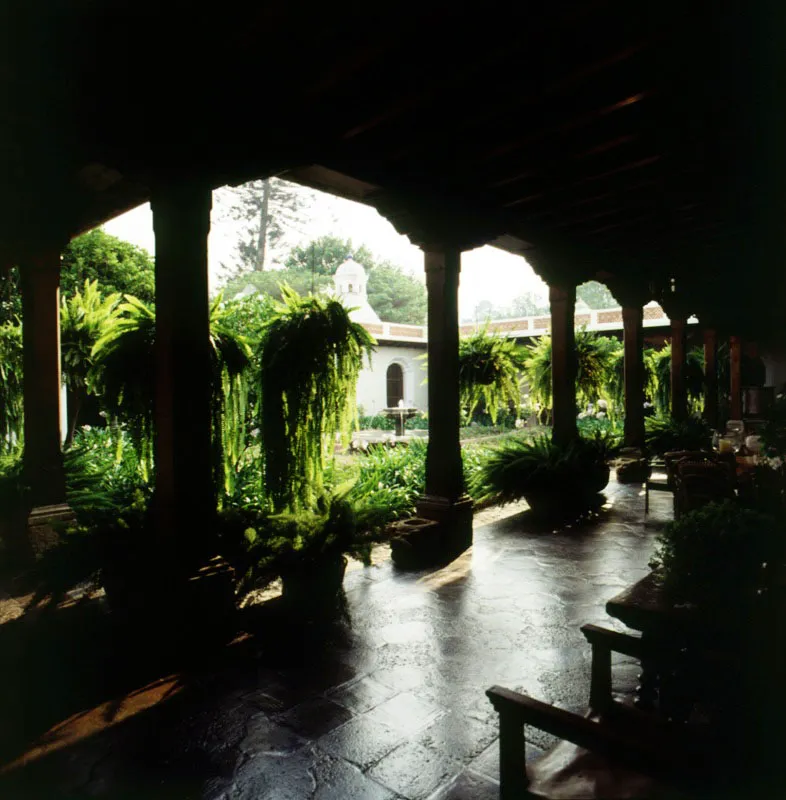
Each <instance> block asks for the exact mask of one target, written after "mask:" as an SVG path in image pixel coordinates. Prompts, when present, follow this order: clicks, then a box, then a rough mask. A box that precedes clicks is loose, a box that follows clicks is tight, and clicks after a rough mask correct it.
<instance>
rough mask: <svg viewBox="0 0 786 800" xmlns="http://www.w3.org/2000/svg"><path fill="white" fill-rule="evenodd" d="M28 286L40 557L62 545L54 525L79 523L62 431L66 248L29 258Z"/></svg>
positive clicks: (27, 468)
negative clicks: (62, 304) (63, 262)
mask: <svg viewBox="0 0 786 800" xmlns="http://www.w3.org/2000/svg"><path fill="white" fill-rule="evenodd" d="M20 275H21V284H22V344H23V350H24V352H23V370H24V442H25V446H24V474H25V481H26V483H27V485H28V486H29V487H30V502H31V508H32V511H31V513H30V516H29V518H28V536H29V542H30V546H31V548H32V551H33V554H34V555H35V556H38V555H40V554H41V553H42V552H43V551H44V550H46V549H48V548H49V547H51V546H52V545H54V544H55V543H57V541H58V538H59V537H58V535H57V533H56V532H55V530H54V529H53V527H52V523H53V522H69V521H72V520H73V512H72V511H71V509H70V508H69V506H68V504H67V502H66V482H65V473H64V471H63V454H62V450H61V442H62V435H61V430H60V420H61V414H60V403H61V397H62V395H61V376H60V248H59V247H58V246H52V247H49V248H48V249H47V250H45V251H44V252H43V253H40V254H38V255H36V256H34V257H30V258H28V259H26V260H25V262H24V263H23V264H22V265H21V268H20Z"/></svg>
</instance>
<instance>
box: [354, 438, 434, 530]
mask: <svg viewBox="0 0 786 800" xmlns="http://www.w3.org/2000/svg"><path fill="white" fill-rule="evenodd" d="M426 450H427V443H426V441H425V440H422V439H413V440H412V441H411V442H410V443H409V444H408V445H407V446H397V447H384V446H382V447H375V448H372V449H371V450H370V451H369V452H368V453H366V454H364V455H362V456H358V457H357V461H358V464H359V472H358V477H357V480H356V481H355V484H354V486H353V487H352V490H351V492H350V495H349V497H350V499H351V500H353V501H355V502H369V501H372V500H373V502H375V503H378V504H379V505H382V506H384V507H386V508H388V509H389V512H390V519H391V520H393V519H398V518H400V517H406V516H409V515H410V514H412V512H413V510H414V508H415V501H416V499H417V498H418V496H419V495H421V494H422V493H423V491H424V489H425V486H426Z"/></svg>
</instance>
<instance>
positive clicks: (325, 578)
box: [281, 554, 347, 618]
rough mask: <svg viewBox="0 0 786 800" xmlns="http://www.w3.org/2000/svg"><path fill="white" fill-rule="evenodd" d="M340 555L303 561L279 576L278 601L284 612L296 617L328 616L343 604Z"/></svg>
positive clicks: (343, 565) (344, 566)
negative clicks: (280, 595) (279, 596)
mask: <svg viewBox="0 0 786 800" xmlns="http://www.w3.org/2000/svg"><path fill="white" fill-rule="evenodd" d="M346 569H347V559H346V557H345V556H344V555H342V554H339V555H338V556H330V557H327V558H325V559H324V560H321V561H304V562H303V563H302V564H300V565H298V566H297V567H295V568H291V569H287V570H286V571H285V572H284V573H282V575H281V583H282V600H283V603H284V605H285V606H286V608H287V610H288V611H290V612H291V613H293V614H295V615H297V616H300V617H309V618H313V617H330V616H335V615H336V614H337V613H338V612H340V611H341V610H342V608H343V605H344V573H345V572H346Z"/></svg>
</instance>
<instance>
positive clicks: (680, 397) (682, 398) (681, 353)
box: [671, 316, 688, 419]
mask: <svg viewBox="0 0 786 800" xmlns="http://www.w3.org/2000/svg"><path fill="white" fill-rule="evenodd" d="M685 325H686V318H685V317H677V316H673V317H671V415H672V417H674V419H686V418H687V416H688V394H687V390H686V386H685V356H686V352H685V351H686V339H685Z"/></svg>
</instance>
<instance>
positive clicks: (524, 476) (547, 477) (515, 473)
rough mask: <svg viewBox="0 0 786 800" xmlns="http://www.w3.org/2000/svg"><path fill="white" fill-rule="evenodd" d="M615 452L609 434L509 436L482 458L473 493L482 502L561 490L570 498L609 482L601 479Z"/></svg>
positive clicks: (509, 500) (472, 486)
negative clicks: (558, 439) (560, 438)
mask: <svg viewBox="0 0 786 800" xmlns="http://www.w3.org/2000/svg"><path fill="white" fill-rule="evenodd" d="M613 452H614V442H613V439H612V437H610V436H601V435H596V436H594V437H593V438H592V439H580V440H578V441H575V442H571V443H570V444H568V445H564V446H563V445H558V444H555V443H554V442H552V441H551V438H550V437H549V436H536V437H535V438H533V439H532V440H528V439H523V438H510V439H509V440H507V441H505V442H503V443H502V444H501V445H499V446H497V447H495V448H494V449H492V450H490V451H489V452H488V454H487V455H486V456H485V457H484V458H483V459H482V462H481V464H480V467H479V469H478V470H477V472H476V473H475V475H474V476H473V477H472V480H471V482H470V492H471V494H472V496H473V497H475V498H477V499H478V500H480V501H482V502H492V501H493V502H500V503H510V502H513V501H516V500H520V499H521V498H523V497H525V496H527V495H537V494H538V493H552V494H553V493H557V492H560V493H562V494H563V495H564V500H565V502H566V503H567V502H569V501H572V500H575V499H577V496H578V495H583V494H595V493H597V492H599V491H600V490H601V489H602V488H603V486H605V481H603V482H602V484H603V485H600V486H599V485H597V484H598V482H599V481H600V479H601V478H602V475H603V474H604V472H605V469H606V464H607V461H608V459H609V458H610V457H611V456H612V455H613ZM599 476H600V477H599ZM605 480H608V475H607V474H606V478H605Z"/></svg>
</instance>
